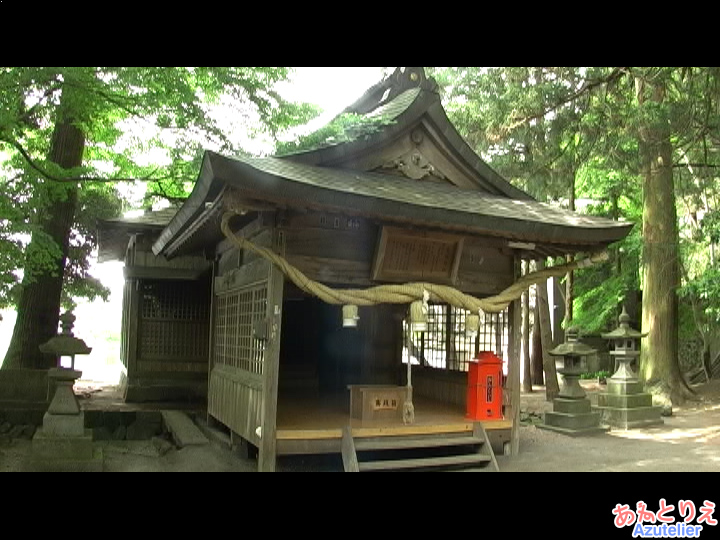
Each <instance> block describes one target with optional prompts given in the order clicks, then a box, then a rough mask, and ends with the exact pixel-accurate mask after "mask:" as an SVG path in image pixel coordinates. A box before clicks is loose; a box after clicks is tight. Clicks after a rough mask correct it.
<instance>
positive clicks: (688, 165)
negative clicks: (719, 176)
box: [673, 163, 720, 169]
mask: <svg viewBox="0 0 720 540" xmlns="http://www.w3.org/2000/svg"><path fill="white" fill-rule="evenodd" d="M673 167H681V168H683V169H684V168H686V167H705V168H708V169H719V168H720V165H715V164H713V163H673Z"/></svg>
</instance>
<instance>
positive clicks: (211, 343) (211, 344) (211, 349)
mask: <svg viewBox="0 0 720 540" xmlns="http://www.w3.org/2000/svg"><path fill="white" fill-rule="evenodd" d="M217 274H218V257H216V258H215V259H214V260H213V264H212V274H211V275H210V320H209V321H208V326H209V328H208V370H207V395H208V399H210V398H211V394H210V375H211V374H212V369H213V363H214V361H215V317H216V314H215V277H216V276H217ZM206 416H207V418H206V420H207V423H208V424H211V422H212V421H213V420H212V417H211V416H210V407H207V415H206Z"/></svg>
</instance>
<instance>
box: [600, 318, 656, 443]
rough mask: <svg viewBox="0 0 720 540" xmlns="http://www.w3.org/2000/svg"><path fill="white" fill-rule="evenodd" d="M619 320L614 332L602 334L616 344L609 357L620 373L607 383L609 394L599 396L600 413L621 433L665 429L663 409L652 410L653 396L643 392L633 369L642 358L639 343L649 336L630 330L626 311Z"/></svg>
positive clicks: (604, 420)
mask: <svg viewBox="0 0 720 540" xmlns="http://www.w3.org/2000/svg"><path fill="white" fill-rule="evenodd" d="M619 320H620V325H619V326H618V327H617V328H616V329H615V330H613V331H612V332H609V333H607V334H603V337H604V338H606V339H609V340H611V341H612V343H613V346H614V348H613V350H612V351H610V354H611V355H612V356H613V357H614V358H615V359H616V362H617V365H618V369H617V371H616V372H615V374H614V375H613V376H612V377H610V378H609V379H608V384H607V391H606V392H602V393H600V394H598V411H600V413H601V414H602V420H603V422H604V423H605V424H607V425H608V426H612V427H616V428H620V429H632V428H640V427H648V426H656V425H662V424H663V420H662V418H661V414H662V407H656V406H653V404H652V394H649V393H646V392H644V391H643V386H642V383H641V382H640V380H639V379H638V377H637V375H635V372H634V371H633V370H632V367H631V365H632V363H633V361H635V360H636V359H637V358H638V357H639V356H640V351H639V350H638V342H639V340H640V338H642V337H645V336H646V335H647V334H643V333H641V332H638V331H637V330H634V329H632V328H630V325H629V321H630V317H629V316H628V314H627V311H625V308H624V307H623V310H622V313H621V314H620V317H619Z"/></svg>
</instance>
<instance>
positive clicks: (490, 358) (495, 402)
mask: <svg viewBox="0 0 720 540" xmlns="http://www.w3.org/2000/svg"><path fill="white" fill-rule="evenodd" d="M502 380H503V372H502V360H500V358H498V357H497V356H496V355H495V354H493V353H492V352H490V351H481V352H480V353H479V354H478V356H477V358H476V359H475V360H473V361H471V362H470V366H469V371H468V387H467V417H468V418H470V419H472V420H501V419H502Z"/></svg>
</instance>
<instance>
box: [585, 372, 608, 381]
mask: <svg viewBox="0 0 720 540" xmlns="http://www.w3.org/2000/svg"><path fill="white" fill-rule="evenodd" d="M610 375H612V374H611V373H610V372H609V371H606V370H600V371H590V372H588V373H583V374H582V375H580V378H581V379H585V380H587V379H607V378H608V377H610Z"/></svg>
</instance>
